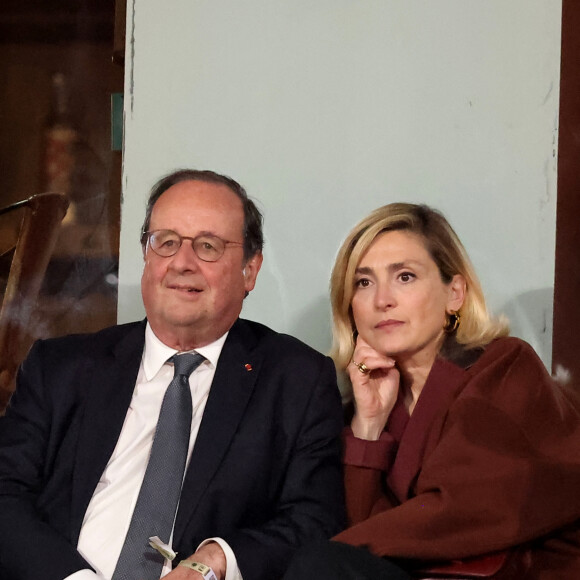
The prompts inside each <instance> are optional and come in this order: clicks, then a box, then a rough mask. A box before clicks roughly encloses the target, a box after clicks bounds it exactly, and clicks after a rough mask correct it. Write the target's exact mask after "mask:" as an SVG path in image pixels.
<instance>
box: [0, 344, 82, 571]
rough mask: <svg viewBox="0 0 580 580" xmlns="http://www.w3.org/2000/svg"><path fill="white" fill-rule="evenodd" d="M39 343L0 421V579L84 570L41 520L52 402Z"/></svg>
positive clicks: (72, 550)
mask: <svg viewBox="0 0 580 580" xmlns="http://www.w3.org/2000/svg"><path fill="white" fill-rule="evenodd" d="M41 353H42V343H36V345H35V346H34V347H33V349H32V351H31V353H30V355H29V357H28V358H27V360H26V361H25V362H24V364H23V366H22V368H21V369H20V371H19V374H18V378H17V389H16V392H15V394H14V395H13V397H12V400H11V401H10V404H9V406H8V409H7V411H6V415H5V416H4V417H2V418H0V514H1V516H0V537H1V538H2V541H0V577H1V578H10V579H14V580H38V578H43V579H45V580H62V579H63V578H65V577H67V576H68V575H70V574H72V573H74V572H76V571H78V570H81V569H85V568H86V569H90V566H89V565H88V564H87V562H86V561H85V560H84V559H83V558H82V557H81V556H80V554H79V553H78V552H77V550H76V548H75V547H74V546H72V545H71V543H70V542H69V541H68V540H67V539H66V538H65V537H64V536H62V535H61V534H59V533H58V532H57V531H55V530H54V529H53V528H52V527H51V526H49V525H48V524H47V523H45V522H44V521H43V518H42V514H41V511H40V510H39V509H38V498H39V495H40V492H41V490H42V486H43V478H44V474H45V473H46V470H47V461H48V459H47V456H48V442H49V440H50V439H51V437H53V436H54V431H55V426H54V425H53V423H52V420H51V410H52V407H53V401H52V400H51V393H50V389H48V388H47V387H46V385H45V382H44V377H43V372H42V369H43V368H44V367H43V365H42V364H41V360H42V354H41Z"/></svg>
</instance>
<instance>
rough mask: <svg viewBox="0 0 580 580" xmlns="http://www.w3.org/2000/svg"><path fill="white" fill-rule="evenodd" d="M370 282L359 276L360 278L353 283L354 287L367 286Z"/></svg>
mask: <svg viewBox="0 0 580 580" xmlns="http://www.w3.org/2000/svg"><path fill="white" fill-rule="evenodd" d="M370 283H371V281H370V280H368V279H367V278H361V279H360V280H357V281H356V282H355V284H354V285H355V287H356V288H368V287H369V285H370Z"/></svg>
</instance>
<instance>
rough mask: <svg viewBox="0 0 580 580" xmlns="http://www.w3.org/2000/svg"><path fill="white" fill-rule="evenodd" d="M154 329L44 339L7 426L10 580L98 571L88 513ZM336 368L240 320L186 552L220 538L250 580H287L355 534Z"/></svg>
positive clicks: (1, 488)
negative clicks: (327, 542)
mask: <svg viewBox="0 0 580 580" xmlns="http://www.w3.org/2000/svg"><path fill="white" fill-rule="evenodd" d="M144 331H145V323H144V322H141V323H132V324H127V325H121V326H116V327H112V328H109V329H106V330H104V331H101V332H99V333H97V334H93V335H77V336H71V337H65V338H61V339H51V340H46V341H39V342H37V343H36V344H35V345H34V346H33V348H32V350H31V352H30V354H29V356H28V358H27V360H26V361H25V362H24V363H23V365H22V368H21V369H20V372H19V376H18V386H17V390H16V393H15V394H14V396H13V398H12V401H11V403H10V406H9V408H8V410H7V413H6V416H5V417H3V418H2V419H0V579H1V580H12V579H14V580H38V579H39V578H42V579H43V580H61V579H62V578H64V577H66V576H67V575H69V574H71V573H73V572H75V571H76V570H79V569H82V568H87V567H88V566H87V564H86V562H85V561H84V560H83V558H82V557H81V556H80V555H79V554H78V552H77V551H76V543H77V540H78V536H79V533H80V529H81V525H82V521H83V516H84V513H85V510H86V508H87V505H88V503H89V501H90V499H91V497H92V494H93V491H94V489H95V486H96V484H97V482H98V481H99V478H100V476H101V474H102V472H103V470H104V468H105V466H106V464H107V461H108V459H109V457H110V455H111V453H112V452H113V450H114V448H115V445H116V442H117V439H118V436H119V433H120V431H121V428H122V425H123V421H124V418H125V414H126V411H127V408H128V405H129V403H130V400H131V396H132V393H133V389H134V386H135V381H136V378H137V373H138V369H139V365H140V361H141V356H142V352H143V346H144ZM341 428H342V415H341V405H340V397H339V393H338V389H337V386H336V375H335V370H334V366H333V364H332V362H331V361H330V359H328V358H327V357H324V356H322V355H321V354H319V353H317V352H316V351H314V350H313V349H311V348H309V347H307V346H306V345H304V344H303V343H301V342H300V341H298V340H296V339H294V338H292V337H289V336H286V335H281V334H278V333H275V332H274V331H272V330H270V329H268V328H266V327H265V326H262V325H260V324H257V323H252V322H248V321H244V320H238V321H237V322H236V323H235V324H234V326H233V327H232V329H231V330H230V333H229V335H228V337H227V340H226V343H225V345H224V348H223V350H222V353H221V356H220V359H219V362H218V366H217V370H216V374H215V377H214V380H213V383H212V387H211V391H210V395H209V399H208V401H207V405H206V408H205V412H204V415H203V420H202V423H201V427H200V430H199V434H198V437H197V440H196V443H195V446H194V449H193V452H192V456H191V460H190V464H189V468H188V471H187V474H186V477H185V480H184V485H183V490H182V495H181V501H180V506H179V511H178V514H177V519H176V524H175V530H174V549H175V550H176V551H177V552H178V553H179V555H180V556H181V557H187V556H189V555H190V554H191V553H193V551H194V550H195V549H196V547H197V545H198V543H199V542H200V541H202V540H204V539H206V538H208V537H212V536H220V537H222V538H224V539H225V540H226V541H227V542H228V543H229V545H230V546H231V547H232V549H233V551H234V553H235V554H236V557H237V560H238V565H239V567H240V570H241V572H242V575H243V577H244V580H258V579H260V580H272V579H273V578H276V577H278V576H280V575H281V574H282V572H283V570H284V568H285V566H286V563H287V561H288V559H289V558H290V557H291V555H292V554H293V552H294V550H295V548H296V547H297V546H298V545H301V544H304V543H307V542H309V541H311V540H318V539H321V538H324V537H329V536H331V535H332V534H333V533H336V532H337V531H338V530H339V529H340V528H341V526H342V524H343V494H342V478H341V468H340V464H339V442H338V437H339V433H340V430H341Z"/></svg>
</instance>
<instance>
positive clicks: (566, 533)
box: [334, 338, 580, 580]
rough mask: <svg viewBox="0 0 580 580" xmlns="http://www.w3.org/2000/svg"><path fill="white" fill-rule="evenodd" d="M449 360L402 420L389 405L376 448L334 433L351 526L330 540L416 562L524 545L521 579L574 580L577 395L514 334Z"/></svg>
mask: <svg viewBox="0 0 580 580" xmlns="http://www.w3.org/2000/svg"><path fill="white" fill-rule="evenodd" d="M458 354H459V356H457V355H458ZM455 355H456V356H453V357H448V358H443V357H440V358H438V359H437V360H436V362H435V364H434V365H433V368H432V369H431V372H430V374H429V377H428V379H427V382H426V383H425V387H424V388H423V392H422V393H421V396H420V397H419V400H418V402H417V405H416V407H415V410H414V412H413V414H412V416H411V417H409V416H408V414H407V413H406V410H405V408H404V406H403V405H402V402H401V401H399V402H397V405H396V407H395V409H394V410H393V412H392V414H391V417H390V419H389V422H388V424H387V427H386V429H385V432H384V433H383V435H382V436H381V439H380V440H379V441H376V442H374V441H362V440H360V439H356V438H355V437H354V436H353V434H352V431H350V429H348V428H347V429H346V430H345V435H344V440H345V452H344V462H345V485H346V494H347V511H348V517H349V524H350V526H351V527H349V528H348V529H347V530H345V531H344V532H342V533H340V534H339V535H338V536H336V537H335V538H334V539H335V540H337V541H341V542H345V543H348V544H352V545H365V546H368V548H369V549H370V550H371V551H372V552H373V553H375V554H377V555H380V556H390V557H396V558H412V559H420V560H451V559H455V558H464V557H469V556H476V555H480V554H485V553H488V552H493V551H496V550H503V549H505V548H509V547H514V546H520V545H525V546H526V547H527V548H528V549H529V550H531V553H532V569H531V572H530V575H529V576H527V577H526V578H530V579H534V580H536V579H538V580H539V579H541V580H568V579H569V580H578V579H579V578H580V411H579V408H580V407H579V404H578V399H577V397H576V396H575V395H573V394H571V393H569V392H566V391H565V390H564V389H563V388H562V387H560V386H559V385H557V384H555V383H554V382H553V381H552V379H551V377H550V376H549V374H548V373H547V371H546V370H545V368H544V366H543V364H542V362H541V361H540V360H539V358H538V357H537V355H536V353H535V352H534V351H533V349H532V348H531V347H530V346H529V345H528V344H526V343H525V342H523V341H521V340H519V339H517V338H502V339H497V340H495V341H493V342H492V343H491V344H489V345H488V346H487V347H486V348H485V350H483V351H481V350H480V351H477V352H474V351H467V352H466V351H462V352H461V351H460V352H456V353H455ZM451 359H453V360H454V361H455V362H452V361H451Z"/></svg>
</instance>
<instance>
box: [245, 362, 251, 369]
mask: <svg viewBox="0 0 580 580" xmlns="http://www.w3.org/2000/svg"><path fill="white" fill-rule="evenodd" d="M244 368H245V369H246V370H247V371H251V370H252V365H251V364H250V363H246V364H245V365H244Z"/></svg>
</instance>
